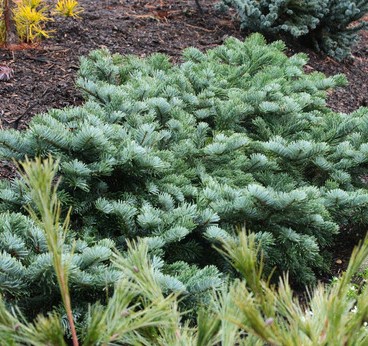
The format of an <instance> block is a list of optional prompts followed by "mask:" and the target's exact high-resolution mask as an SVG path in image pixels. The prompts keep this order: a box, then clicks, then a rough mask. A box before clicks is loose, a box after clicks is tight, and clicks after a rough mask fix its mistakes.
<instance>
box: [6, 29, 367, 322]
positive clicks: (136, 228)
mask: <svg viewBox="0 0 368 346" xmlns="http://www.w3.org/2000/svg"><path fill="white" fill-rule="evenodd" d="M284 48H285V46H284V44H283V43H282V42H275V43H272V44H270V45H267V44H266V43H265V40H264V38H263V37H262V36H261V35H260V34H255V35H252V36H250V37H249V38H247V39H246V40H245V42H240V41H238V40H236V39H234V38H230V39H228V40H227V41H226V42H225V44H224V45H222V46H220V47H217V48H215V49H212V50H209V51H208V52H206V53H203V52H201V51H199V50H198V49H195V48H189V49H187V50H186V51H185V52H184V54H183V60H184V62H183V63H182V64H180V65H172V64H171V63H170V62H169V58H168V57H167V56H165V55H162V54H154V55H152V56H150V57H148V58H145V59H141V58H138V57H135V56H120V55H111V54H110V53H108V52H107V51H105V50H100V51H95V52H92V53H91V54H90V55H89V57H87V58H83V59H82V62H81V70H80V78H79V80H78V84H79V87H80V88H81V90H82V91H83V92H84V93H85V96H86V103H85V104H84V105H83V106H80V107H72V108H67V109H62V110H50V111H49V112H48V113H46V114H42V115H39V116H36V117H34V118H33V120H32V121H31V122H30V124H29V129H27V130H25V131H23V132H18V131H14V130H6V131H1V132H0V155H1V157H2V159H9V160H10V159H14V158H15V159H20V160H23V159H24V158H25V157H26V156H28V157H29V158H34V157H38V156H41V157H46V156H48V155H49V154H52V155H53V156H54V157H55V158H57V159H58V160H59V162H60V164H59V170H58V175H59V176H61V177H62V180H61V183H60V186H59V192H58V195H59V199H60V201H61V205H62V209H63V212H64V214H66V212H67V210H68V208H69V206H71V207H72V211H71V214H70V224H71V227H70V228H71V229H72V232H70V233H69V234H70V235H69V236H67V238H66V241H65V244H64V246H63V251H64V253H65V256H68V253H69V254H70V253H71V252H74V256H73V257H72V258H71V263H72V264H71V267H72V268H73V271H72V272H73V273H72V274H70V279H69V280H70V284H71V285H72V286H73V287H74V288H75V289H74V290H73V293H72V295H73V294H74V295H75V297H79V298H78V299H76V300H77V301H78V302H79V303H80V306H81V307H80V308H81V311H82V310H84V309H85V308H86V306H87V305H88V303H89V302H93V301H95V300H102V301H104V300H106V299H107V298H106V297H107V296H109V294H110V293H111V288H112V287H113V284H114V282H116V281H117V280H118V278H119V275H120V274H119V270H116V268H114V266H113V265H112V264H111V260H112V257H111V256H112V249H113V248H117V249H118V250H119V251H122V252H124V251H125V250H126V249H127V243H128V241H129V240H133V239H137V238H138V237H139V238H142V239H144V241H145V242H146V244H147V246H148V248H149V252H150V254H151V255H154V256H155V258H156V265H157V267H159V268H160V271H159V272H160V274H157V275H158V277H157V280H159V281H160V284H161V287H162V289H163V290H164V292H166V293H169V292H186V295H185V297H184V298H183V299H182V303H183V304H185V305H186V306H187V307H188V308H191V307H192V306H196V305H198V304H202V303H204V302H207V301H208V292H209V291H210V290H212V289H213V288H219V287H220V286H221V285H222V284H223V283H224V282H225V281H226V277H227V276H228V275H235V273H234V271H233V270H232V269H231V266H229V264H228V262H226V261H225V260H224V259H223V257H222V256H220V255H219V254H218V252H217V251H215V250H213V245H216V244H220V243H222V242H223V241H226V240H227V241H230V240H232V239H235V238H236V230H235V227H236V226H237V225H245V226H246V227H247V228H249V229H251V230H252V231H253V232H255V233H256V237H257V241H260V242H261V244H262V249H263V252H264V257H265V265H266V268H265V271H266V272H270V270H272V268H274V267H276V268H277V272H278V273H282V272H285V271H288V272H289V275H290V278H291V280H292V281H293V282H298V283H301V284H306V283H308V284H309V283H313V282H314V281H315V274H316V273H318V272H321V271H325V270H327V269H328V256H326V251H327V250H328V246H329V245H330V244H331V243H332V242H333V240H334V237H335V235H336V234H337V232H338V230H339V227H341V226H344V227H349V228H350V229H352V230H356V231H357V232H361V230H364V229H365V228H366V225H367V223H368V218H367V215H368V213H367V207H368V194H367V187H366V183H365V181H366V179H365V175H366V171H367V161H368V145H367V139H368V138H367V137H368V110H367V109H365V108H361V109H359V110H357V111H356V112H353V113H352V114H342V113H336V112H333V111H332V110H331V109H330V108H328V107H327V106H326V102H325V99H326V94H327V92H328V91H329V90H331V88H333V87H336V86H339V85H343V84H344V83H345V78H344V77H343V76H341V75H337V76H333V77H328V78H327V77H325V76H324V75H323V74H321V73H312V74H305V73H304V71H303V67H304V65H305V64H306V61H307V59H306V56H305V55H303V54H298V55H295V56H293V57H291V58H288V57H287V56H286V55H285V54H284V53H283V50H284ZM29 203H31V204H32V203H33V202H32V198H31V196H30V192H29V188H27V186H26V185H25V183H24V179H22V178H19V179H14V180H12V181H2V182H1V183H0V211H2V212H3V214H2V216H1V217H0V235H1V237H0V239H1V240H0V249H1V254H0V268H1V271H2V272H3V273H5V274H2V275H4V279H3V280H2V281H0V289H1V290H2V291H3V292H5V294H6V296H7V297H8V301H9V302H12V303H14V304H17V305H20V306H24V309H23V310H25V311H29V312H32V314H33V315H34V314H36V313H37V312H38V311H40V310H41V311H42V307H49V306H53V305H55V304H56V303H57V299H58V298H57V297H58V290H57V289H56V287H57V281H56V278H55V277H54V276H53V275H52V271H50V268H51V267H52V260H51V258H50V255H49V254H48V252H47V248H46V246H45V239H44V238H43V236H42V232H40V230H39V226H37V225H35V224H34V223H33V221H30V220H29V219H27V218H25V217H24V216H22V215H20V214H14V213H19V212H22V211H24V212H25V211H26V210H25V206H26V205H28V204H29ZM69 237H70V239H69ZM73 239H76V242H75V244H74V242H73ZM73 244H74V245H73ZM105 288H107V289H106V290H105ZM109 288H110V289H109ZM106 291H108V293H106ZM28 295H30V296H31V297H32V299H29V297H28ZM34 297H37V299H33V298H34ZM28 309H31V310H28Z"/></svg>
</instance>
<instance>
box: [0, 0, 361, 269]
mask: <svg viewBox="0 0 368 346" xmlns="http://www.w3.org/2000/svg"><path fill="white" fill-rule="evenodd" d="M215 3H216V0H198V1H197V2H196V1H195V0H156V1H154V0H146V1H143V0H141V1H139V0H80V5H81V6H82V7H83V9H84V11H83V13H82V14H81V15H80V19H73V18H56V19H55V20H54V21H53V22H49V23H48V25H47V29H48V30H50V31H51V36H52V37H51V38H49V39H46V40H43V41H42V42H40V43H38V44H36V45H33V46H14V47H12V49H5V48H4V47H3V48H0V66H6V67H9V68H11V69H12V70H13V71H14V73H13V75H12V76H10V79H9V80H7V81H5V80H2V81H1V80H0V128H14V129H18V130H22V129H24V128H26V127H27V123H28V122H29V120H30V119H31V118H32V116H33V115H35V114H38V113H42V112H46V111H47V110H48V109H50V108H62V107H67V106H73V105H79V104H81V103H82V102H83V99H82V97H81V94H80V92H79V91H78V90H77V89H76V87H75V80H76V74H77V71H78V67H79V57H80V56H82V55H86V54H88V53H89V52H90V51H91V50H93V49H99V48H108V49H109V50H110V51H111V52H114V53H121V54H137V55H139V56H141V57H145V56H147V55H149V54H150V53H154V52H161V53H165V54H168V55H169V56H171V59H172V61H173V62H174V63H176V62H180V56H181V52H182V50H183V49H184V48H186V47H189V46H194V47H197V48H199V49H201V50H206V49H209V48H213V47H215V46H217V45H220V44H222V43H223V41H224V40H225V39H226V38H227V37H229V36H235V37H237V38H239V39H243V38H244V37H245V36H246V35H247V33H243V32H241V31H240V30H239V23H238V22H237V21H236V17H235V14H234V13H232V12H230V13H227V14H223V13H218V12H217V11H216V10H215V8H214V5H215ZM197 4H200V5H201V6H200V7H198V5H197ZM367 42H368V32H367V31H365V32H362V33H361V40H360V42H359V43H358V44H357V45H356V46H355V47H354V49H353V57H352V58H351V59H347V60H346V61H344V62H342V63H340V62H337V61H335V60H334V59H332V58H329V57H326V56H323V55H320V54H318V53H315V52H314V51H312V50H310V49H308V48H302V47H301V46H300V45H299V44H298V43H289V44H288V50H287V54H289V55H292V54H294V53H297V52H301V51H303V52H305V53H307V54H308V55H309V58H310V60H309V62H308V64H307V65H306V71H307V72H313V71H321V72H324V73H325V74H326V75H329V76H330V75H334V74H337V73H343V74H345V75H346V76H347V78H348V80H349V86H347V87H345V88H338V89H337V90H335V91H333V92H331V94H330V95H329V99H328V103H329V105H330V107H331V108H333V109H334V110H335V111H341V112H351V111H354V110H355V109H357V108H359V107H360V106H367V103H368V99H367V97H368V45H367ZM13 175H14V168H13V166H12V164H9V163H7V162H0V178H8V177H11V176H13ZM340 238H341V239H339V241H338V243H337V244H336V245H335V248H334V255H333V263H334V268H333V272H334V273H338V272H339V271H340V270H342V269H343V268H344V267H345V265H346V263H347V260H348V257H349V254H350V252H351V248H352V244H353V243H354V242H355V238H354V237H353V235H351V234H348V233H345V232H343V234H342V236H341V237H340Z"/></svg>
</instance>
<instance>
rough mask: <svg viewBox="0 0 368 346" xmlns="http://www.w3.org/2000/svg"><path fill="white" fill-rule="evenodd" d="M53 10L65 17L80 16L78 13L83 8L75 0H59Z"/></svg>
mask: <svg viewBox="0 0 368 346" xmlns="http://www.w3.org/2000/svg"><path fill="white" fill-rule="evenodd" d="M55 12H56V13H58V14H60V15H62V16H65V17H73V18H80V16H79V14H81V13H82V12H83V9H82V8H81V7H80V6H79V3H78V1H76V0H59V1H58V2H57V4H56V7H55Z"/></svg>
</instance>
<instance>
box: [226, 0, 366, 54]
mask: <svg viewBox="0 0 368 346" xmlns="http://www.w3.org/2000/svg"><path fill="white" fill-rule="evenodd" d="M227 7H233V8H234V9H235V10H236V11H237V13H238V15H239V18H240V22H241V27H242V29H244V30H250V31H254V32H262V33H264V34H269V35H278V34H282V35H284V36H286V37H294V38H300V41H301V42H302V43H304V44H306V43H308V44H309V45H313V46H314V47H315V48H316V49H317V50H318V51H323V52H325V53H327V54H328V55H331V56H333V57H335V58H336V59H337V60H342V59H344V58H346V57H348V56H351V47H352V46H353V45H354V44H355V43H356V42H357V40H358V38H359V31H360V30H362V29H364V28H366V27H367V24H368V22H366V21H364V20H363V17H364V16H365V15H366V14H367V13H368V2H367V1H366V0H260V1H258V0H222V3H221V5H220V8H223V9H226V8H227Z"/></svg>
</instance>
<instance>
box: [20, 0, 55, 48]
mask: <svg viewBox="0 0 368 346" xmlns="http://www.w3.org/2000/svg"><path fill="white" fill-rule="evenodd" d="M46 11H47V7H46V5H45V4H44V3H43V1H41V0H22V1H20V2H19V4H18V6H17V7H16V8H15V9H14V11H13V18H14V21H15V24H16V28H17V32H18V36H19V38H20V39H21V40H22V41H25V42H33V41H34V40H36V39H37V38H41V37H46V38H48V37H50V35H49V34H50V31H47V30H45V29H44V23H45V22H47V21H51V20H52V19H51V18H49V17H48V16H47V15H46Z"/></svg>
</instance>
